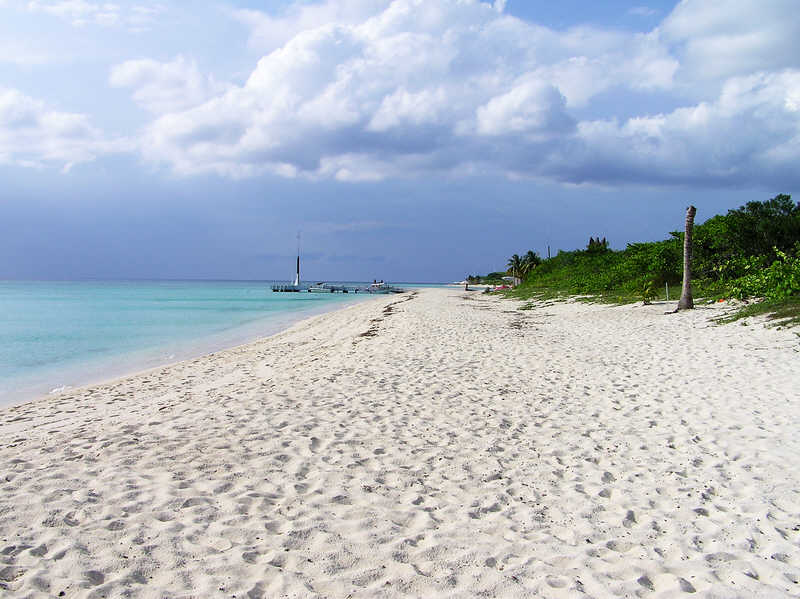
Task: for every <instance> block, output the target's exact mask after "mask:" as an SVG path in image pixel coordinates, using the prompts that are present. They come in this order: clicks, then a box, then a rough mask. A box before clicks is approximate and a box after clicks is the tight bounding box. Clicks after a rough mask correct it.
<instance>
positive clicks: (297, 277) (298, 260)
mask: <svg viewBox="0 0 800 599" xmlns="http://www.w3.org/2000/svg"><path fill="white" fill-rule="evenodd" d="M294 284H295V285H300V231H298V232H297V272H296V274H295V277H294Z"/></svg>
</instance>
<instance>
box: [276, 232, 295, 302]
mask: <svg viewBox="0 0 800 599" xmlns="http://www.w3.org/2000/svg"><path fill="white" fill-rule="evenodd" d="M300 290H301V289H300V233H299V232H298V233H297V270H296V271H295V275H294V283H292V284H291V285H273V286H272V291H274V292H283V293H287V292H289V293H297V292H299V291H300Z"/></svg>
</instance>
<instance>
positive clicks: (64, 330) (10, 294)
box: [0, 281, 367, 406]
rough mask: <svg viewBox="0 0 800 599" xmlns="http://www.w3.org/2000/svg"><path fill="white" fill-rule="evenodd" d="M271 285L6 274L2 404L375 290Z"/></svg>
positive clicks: (223, 342) (283, 323) (174, 356)
mask: <svg viewBox="0 0 800 599" xmlns="http://www.w3.org/2000/svg"><path fill="white" fill-rule="evenodd" d="M270 285H271V282H228V281H225V282H208V281H155V282H141V281H135V282H86V281H79V282H51V281H48V282H27V281H26V282H17V281H0V406H3V405H10V404H13V403H18V402H21V401H25V400H27V399H32V398H35V397H37V396H41V395H44V394H47V393H51V392H57V391H59V390H64V389H69V388H73V387H77V386H82V385H86V384H90V383H94V382H99V381H103V380H108V379H111V378H114V377H117V376H121V375H124V374H129V373H133V372H137V371H140V370H144V369H147V368H151V367H156V366H159V365H163V364H166V363H170V362H175V361H178V360H182V359H187V358H191V357H196V356H198V355H202V354H205V353H209V352H211V351H215V350H218V349H221V348H224V347H231V346H234V345H237V344H240V343H244V342H247V341H250V340H253V339H256V338H258V337H262V336H266V335H271V334H274V333H276V332H278V331H280V330H282V329H285V328H287V327H288V326H290V325H291V324H292V323H294V322H296V321H298V320H301V319H303V318H306V317H308V316H311V315H314V314H318V313H322V312H325V311H328V310H331V309H335V308H337V307H341V306H343V305H345V304H349V303H354V302H358V301H362V300H363V299H365V297H367V296H362V295H356V294H340V293H335V294H327V293H326V294H313V293H272V291H271V289H270Z"/></svg>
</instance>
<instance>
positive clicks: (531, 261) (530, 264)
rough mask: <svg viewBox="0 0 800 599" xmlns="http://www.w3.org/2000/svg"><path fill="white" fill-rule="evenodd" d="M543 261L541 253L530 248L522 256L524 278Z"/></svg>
mask: <svg viewBox="0 0 800 599" xmlns="http://www.w3.org/2000/svg"><path fill="white" fill-rule="evenodd" d="M541 263H542V259H541V258H540V257H539V254H537V253H536V252H534V251H533V250H528V252H527V253H526V254H525V256H524V257H523V258H522V278H524V277H527V276H528V274H530V272H531V271H532V270H533V269H534V268H536V267H537V266H539V265H540V264H541Z"/></svg>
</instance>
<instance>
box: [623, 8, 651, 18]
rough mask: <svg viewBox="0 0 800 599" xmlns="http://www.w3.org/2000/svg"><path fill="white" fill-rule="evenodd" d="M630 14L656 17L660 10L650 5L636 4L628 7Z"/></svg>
mask: <svg viewBox="0 0 800 599" xmlns="http://www.w3.org/2000/svg"><path fill="white" fill-rule="evenodd" d="M628 14H629V15H634V16H636V17H654V16H656V15H657V14H658V11H657V10H656V9H654V8H650V7H649V6H634V7H632V8H630V9H628Z"/></svg>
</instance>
